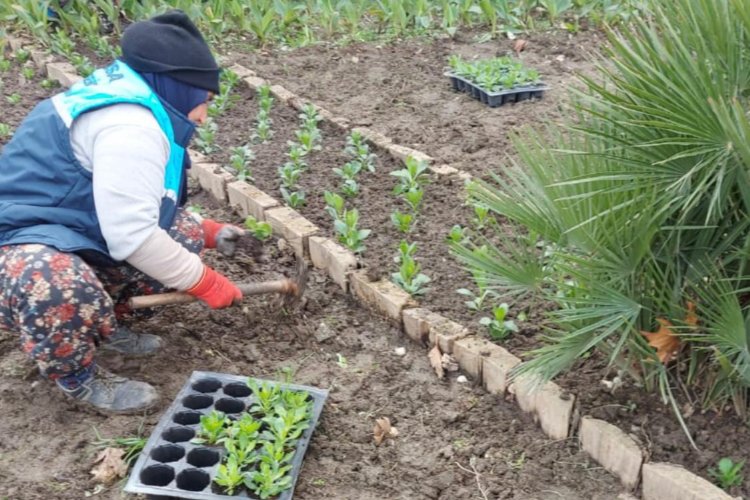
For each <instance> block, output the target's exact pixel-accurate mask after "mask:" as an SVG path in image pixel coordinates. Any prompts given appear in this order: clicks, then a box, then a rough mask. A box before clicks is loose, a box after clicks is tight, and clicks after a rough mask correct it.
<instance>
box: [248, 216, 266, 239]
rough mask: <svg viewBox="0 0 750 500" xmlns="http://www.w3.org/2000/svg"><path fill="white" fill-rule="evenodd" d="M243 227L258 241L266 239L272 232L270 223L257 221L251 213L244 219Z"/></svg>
mask: <svg viewBox="0 0 750 500" xmlns="http://www.w3.org/2000/svg"><path fill="white" fill-rule="evenodd" d="M245 227H246V228H247V229H248V231H250V234H251V235H252V236H253V237H254V238H255V239H257V240H260V241H266V240H267V239H268V238H270V237H271V235H272V234H273V229H272V228H271V224H269V223H268V222H265V221H259V220H258V219H256V218H255V217H253V216H252V215H248V216H247V218H246V219H245Z"/></svg>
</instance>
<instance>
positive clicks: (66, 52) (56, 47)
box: [51, 29, 76, 59]
mask: <svg viewBox="0 0 750 500" xmlns="http://www.w3.org/2000/svg"><path fill="white" fill-rule="evenodd" d="M51 48H52V52H55V53H56V54H59V55H61V56H63V57H65V58H66V59H70V56H71V55H73V53H74V52H75V50H76V45H75V43H74V42H73V40H71V39H70V37H69V36H68V34H67V33H66V32H65V31H64V30H61V29H58V30H56V31H55V34H54V35H53V37H52V44H51Z"/></svg>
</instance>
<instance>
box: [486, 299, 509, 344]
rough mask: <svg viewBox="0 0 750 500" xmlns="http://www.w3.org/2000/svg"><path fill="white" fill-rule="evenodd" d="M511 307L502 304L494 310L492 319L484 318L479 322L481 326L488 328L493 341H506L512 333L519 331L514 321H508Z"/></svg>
mask: <svg viewBox="0 0 750 500" xmlns="http://www.w3.org/2000/svg"><path fill="white" fill-rule="evenodd" d="M508 309H509V306H508V304H506V303H502V304H500V305H499V306H497V307H493V308H492V318H488V317H484V318H482V319H480V320H479V324H480V325H483V326H486V327H487V329H488V330H489V333H490V338H492V340H504V339H505V338H507V337H508V336H509V335H510V334H511V333H515V332H517V331H518V327H517V326H516V324H515V322H513V321H512V320H506V319H505V317H506V316H507V315H508Z"/></svg>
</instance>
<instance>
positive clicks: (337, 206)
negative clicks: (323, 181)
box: [323, 191, 344, 220]
mask: <svg viewBox="0 0 750 500" xmlns="http://www.w3.org/2000/svg"><path fill="white" fill-rule="evenodd" d="M323 197H324V198H325V200H326V208H325V210H326V212H328V215H330V216H331V218H332V219H334V220H337V219H341V218H342V217H343V216H344V198H342V197H341V196H339V195H338V194H336V193H332V192H330V191H326V192H325V193H323Z"/></svg>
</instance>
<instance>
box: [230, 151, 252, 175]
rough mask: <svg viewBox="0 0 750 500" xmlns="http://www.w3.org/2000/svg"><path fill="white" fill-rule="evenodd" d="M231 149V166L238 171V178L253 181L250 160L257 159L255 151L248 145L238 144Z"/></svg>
mask: <svg viewBox="0 0 750 500" xmlns="http://www.w3.org/2000/svg"><path fill="white" fill-rule="evenodd" d="M230 151H231V156H230V157H229V166H230V167H231V168H232V169H233V170H234V171H235V172H237V179H238V180H241V181H250V182H252V180H253V176H252V173H251V171H250V162H251V161H253V160H254V159H255V153H253V151H252V150H251V149H250V148H249V147H248V146H237V147H235V148H232V149H231V150H230Z"/></svg>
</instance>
